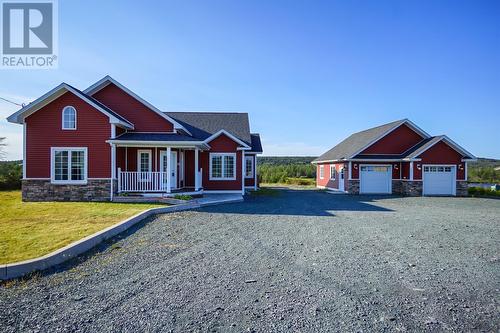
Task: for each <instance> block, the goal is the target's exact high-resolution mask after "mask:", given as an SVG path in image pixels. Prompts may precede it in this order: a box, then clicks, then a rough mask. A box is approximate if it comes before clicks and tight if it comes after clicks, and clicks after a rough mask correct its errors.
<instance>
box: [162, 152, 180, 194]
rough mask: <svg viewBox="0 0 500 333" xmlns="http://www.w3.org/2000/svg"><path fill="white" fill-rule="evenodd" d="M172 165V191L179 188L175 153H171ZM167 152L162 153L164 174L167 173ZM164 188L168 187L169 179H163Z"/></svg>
mask: <svg viewBox="0 0 500 333" xmlns="http://www.w3.org/2000/svg"><path fill="white" fill-rule="evenodd" d="M170 163H172V166H171V168H170V184H171V185H170V187H171V188H172V189H176V188H177V152H176V151H173V152H171V153H170ZM167 166H168V164H167V152H166V151H165V150H162V151H161V152H160V170H161V171H162V172H164V173H166V172H167ZM163 186H164V187H165V188H166V187H167V177H163Z"/></svg>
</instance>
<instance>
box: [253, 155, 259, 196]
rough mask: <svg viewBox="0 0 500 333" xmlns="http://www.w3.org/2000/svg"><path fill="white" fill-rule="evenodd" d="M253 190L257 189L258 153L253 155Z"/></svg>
mask: <svg viewBox="0 0 500 333" xmlns="http://www.w3.org/2000/svg"><path fill="white" fill-rule="evenodd" d="M253 156H254V158H253V190H254V191H257V179H258V178H259V177H258V176H257V154H255V155H253Z"/></svg>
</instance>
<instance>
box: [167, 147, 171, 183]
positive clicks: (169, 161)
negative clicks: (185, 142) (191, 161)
mask: <svg viewBox="0 0 500 333" xmlns="http://www.w3.org/2000/svg"><path fill="white" fill-rule="evenodd" d="M171 155H172V148H170V147H167V193H170V192H171V191H172V165H171V164H172V163H171V157H172V156H171Z"/></svg>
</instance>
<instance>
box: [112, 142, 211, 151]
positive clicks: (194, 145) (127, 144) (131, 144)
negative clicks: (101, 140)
mask: <svg viewBox="0 0 500 333" xmlns="http://www.w3.org/2000/svg"><path fill="white" fill-rule="evenodd" d="M106 143H109V144H114V145H117V146H119V147H146V146H147V147H160V146H165V147H166V146H170V147H175V148H202V149H209V148H210V146H209V145H207V144H205V143H204V142H203V141H131V140H106Z"/></svg>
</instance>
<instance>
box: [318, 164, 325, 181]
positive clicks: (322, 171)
mask: <svg viewBox="0 0 500 333" xmlns="http://www.w3.org/2000/svg"><path fill="white" fill-rule="evenodd" d="M324 178H325V166H324V165H320V166H319V179H324Z"/></svg>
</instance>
